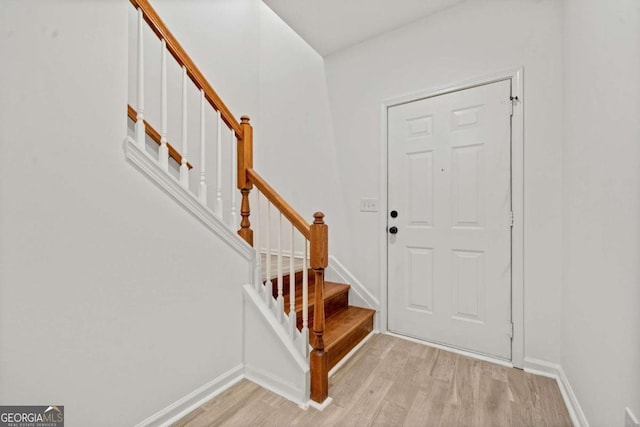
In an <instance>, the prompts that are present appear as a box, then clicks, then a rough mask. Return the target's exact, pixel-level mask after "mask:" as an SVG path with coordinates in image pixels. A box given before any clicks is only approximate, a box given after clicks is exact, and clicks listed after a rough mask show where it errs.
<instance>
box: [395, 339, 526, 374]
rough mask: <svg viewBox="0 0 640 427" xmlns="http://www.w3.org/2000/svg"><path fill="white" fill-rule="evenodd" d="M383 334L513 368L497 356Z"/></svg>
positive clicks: (509, 363)
mask: <svg viewBox="0 0 640 427" xmlns="http://www.w3.org/2000/svg"><path fill="white" fill-rule="evenodd" d="M384 334H385V335H390V336H392V337H396V338H400V339H403V340H407V341H411V342H414V343H416V344H422V345H426V346H427V347H433V348H437V349H439V350H444V351H448V352H450V353H455V354H460V355H462V356H467V357H471V358H473V359H478V360H483V361H485V362H490V363H495V364H496V365H501V366H505V367H507V368H513V364H512V363H511V362H508V361H506V360H504V359H498V358H497V357H491V356H487V355H484V354H479V353H473V352H471V351H465V350H461V349H459V348H455V347H449V346H446V345H442V344H436V343H434V342H431V341H425V340H420V339H417V338H413V337H408V336H406V335H400V334H396V333H395V332H385V333H384Z"/></svg>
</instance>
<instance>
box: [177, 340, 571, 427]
mask: <svg viewBox="0 0 640 427" xmlns="http://www.w3.org/2000/svg"><path fill="white" fill-rule="evenodd" d="M329 394H330V396H331V397H332V398H333V402H332V403H331V404H330V405H329V406H328V407H327V408H326V409H325V410H324V411H317V410H315V409H313V408H309V409H307V410H306V411H305V410H303V409H301V408H300V407H298V406H297V405H296V404H293V403H291V402H290V401H288V400H286V399H284V398H283V397H281V396H278V395H276V394H274V393H272V392H270V391H268V390H266V389H263V388H262V387H260V386H258V385H256V384H254V383H252V382H250V381H247V380H242V381H240V382H239V383H237V384H236V385H234V386H233V387H231V388H229V389H228V390H226V391H225V392H223V393H221V394H220V395H219V396H217V397H215V398H214V399H212V400H210V401H209V402H207V403H205V404H203V405H202V406H200V407H199V408H197V409H195V410H194V411H193V412H191V413H190V414H188V415H187V416H186V417H184V418H183V419H181V420H179V421H178V422H177V423H175V424H174V426H177V427H204V426H207V427H208V426H231V427H236V426H238V427H243V426H251V427H253V426H268V427H271V426H273V427H276V426H277V427H285V426H313V427H315V426H339V427H343V426H368V425H372V426H396V425H398V426H399V425H404V426H407V427H414V426H441V427H445V426H451V427H454V426H455V427H460V426H464V427H473V426H476V427H486V426H491V427H494V426H495V427H499V426H507V425H508V426H515V427H519V426H523V427H524V426H526V427H529V426H532V427H545V426H549V427H565V426H566V427H569V426H571V425H572V424H571V419H570V417H569V413H568V411H567V409H566V407H565V405H564V402H563V400H562V396H561V394H560V390H559V389H558V386H557V383H556V382H555V380H553V379H549V378H544V377H540V376H536V375H532V374H528V373H525V372H523V371H521V370H518V369H512V368H506V367H503V366H499V365H494V364H491V363H489V362H485V361H480V360H477V359H473V358H470V357H466V356H461V355H458V354H455V353H450V352H447V351H444V350H440V349H436V348H433V347H430V346H426V345H422V344H420V343H415V342H410V341H407V340H403V339H401V338H398V337H394V336H390V335H375V336H373V337H372V338H371V339H370V340H369V341H368V342H367V343H365V344H364V346H363V347H362V348H361V349H360V350H359V351H358V352H357V353H356V354H355V355H354V357H353V358H352V359H351V360H349V361H348V362H347V363H346V364H345V365H344V366H343V367H342V368H341V369H340V370H339V371H338V372H337V373H335V375H333V376H332V377H331V379H330V390H329Z"/></svg>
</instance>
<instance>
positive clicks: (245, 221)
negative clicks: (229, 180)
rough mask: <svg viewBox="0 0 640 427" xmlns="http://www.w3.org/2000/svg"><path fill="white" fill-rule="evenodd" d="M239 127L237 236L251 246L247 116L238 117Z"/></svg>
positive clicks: (250, 148)
mask: <svg viewBox="0 0 640 427" xmlns="http://www.w3.org/2000/svg"><path fill="white" fill-rule="evenodd" d="M240 127H242V138H238V190H240V193H242V202H241V204H240V215H241V216H242V220H241V221H240V230H238V234H239V235H240V237H242V238H243V239H244V240H245V241H246V242H247V243H249V244H250V245H251V246H253V230H252V229H251V222H250V221H249V216H250V215H251V208H250V206H249V193H250V192H251V188H252V187H253V185H252V184H251V181H250V180H249V177H248V174H247V170H248V169H253V127H252V126H251V125H250V124H249V117H248V116H242V117H240Z"/></svg>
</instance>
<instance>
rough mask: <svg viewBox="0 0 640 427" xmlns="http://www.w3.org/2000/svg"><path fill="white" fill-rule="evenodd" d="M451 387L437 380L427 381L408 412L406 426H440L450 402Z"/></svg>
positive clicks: (429, 379)
mask: <svg viewBox="0 0 640 427" xmlns="http://www.w3.org/2000/svg"><path fill="white" fill-rule="evenodd" d="M449 387H450V385H449V384H448V383H446V382H444V381H441V380H438V379H436V378H428V379H426V380H425V384H424V387H423V388H422V389H420V391H418V393H417V394H416V398H415V399H414V401H413V404H412V405H411V408H409V411H408V412H407V416H406V418H405V420H404V425H405V426H407V427H413V426H438V425H439V424H440V420H441V418H442V413H443V411H444V407H445V405H446V402H447V400H448V395H449Z"/></svg>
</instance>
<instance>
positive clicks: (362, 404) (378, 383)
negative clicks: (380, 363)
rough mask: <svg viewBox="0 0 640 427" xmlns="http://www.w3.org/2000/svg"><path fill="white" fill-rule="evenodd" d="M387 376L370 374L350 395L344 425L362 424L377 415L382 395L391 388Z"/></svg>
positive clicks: (365, 423)
mask: <svg viewBox="0 0 640 427" xmlns="http://www.w3.org/2000/svg"><path fill="white" fill-rule="evenodd" d="M391 384H392V381H390V380H389V379H388V378H384V377H380V376H375V375H372V376H371V377H370V378H369V380H368V381H367V382H366V383H365V384H364V385H363V386H362V388H361V389H360V390H358V392H357V393H356V394H354V395H353V397H352V402H351V404H350V405H349V407H348V408H346V409H348V412H347V413H346V414H345V418H344V420H343V421H344V426H363V425H365V426H366V425H369V423H370V422H371V421H372V420H373V419H374V418H375V417H376V416H377V415H378V412H379V411H380V407H381V403H382V401H383V399H384V396H385V395H386V394H387V392H388V391H389V389H390V388H391Z"/></svg>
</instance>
